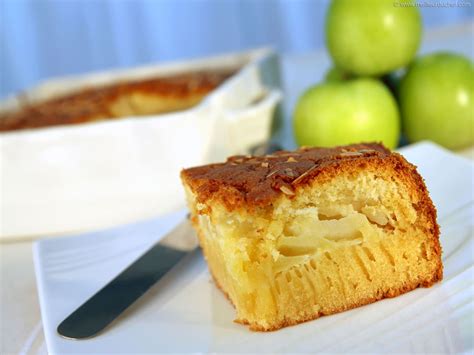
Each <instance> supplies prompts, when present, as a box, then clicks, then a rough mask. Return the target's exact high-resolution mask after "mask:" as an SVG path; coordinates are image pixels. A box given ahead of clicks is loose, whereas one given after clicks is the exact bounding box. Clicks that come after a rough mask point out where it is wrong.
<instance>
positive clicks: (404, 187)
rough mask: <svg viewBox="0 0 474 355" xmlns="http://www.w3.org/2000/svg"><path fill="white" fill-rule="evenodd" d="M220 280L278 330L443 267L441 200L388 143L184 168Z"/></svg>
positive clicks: (248, 317)
mask: <svg viewBox="0 0 474 355" xmlns="http://www.w3.org/2000/svg"><path fill="white" fill-rule="evenodd" d="M181 178H182V180H183V184H184V186H185V190H186V194H187V199H188V204H189V207H190V210H191V214H192V221H193V224H194V225H195V227H196V229H197V232H198V236H199V239H200V244H201V246H202V248H203V251H204V255H205V257H206V259H207V262H208V265H209V269H210V272H211V274H212V275H213V277H214V279H215V281H216V284H217V285H218V286H219V288H221V289H222V290H223V292H224V293H225V294H226V295H227V296H228V298H229V299H230V300H231V302H232V303H233V304H234V305H235V307H236V310H237V321H238V322H240V323H243V324H249V325H250V328H251V329H253V330H264V331H267V330H275V329H279V328H281V327H284V326H288V325H293V324H298V323H301V322H304V321H307V320H311V319H315V318H318V317H320V316H323V315H329V314H333V313H337V312H341V311H344V310H347V309H351V308H354V307H358V306H361V305H365V304H368V303H372V302H375V301H377V300H380V299H383V298H386V297H395V296H398V295H400V294H403V293H405V292H408V291H410V290H413V289H415V288H417V287H420V286H421V287H429V286H431V285H433V284H434V283H436V282H437V281H440V280H441V279H442V277H443V266H442V262H441V246H440V244H439V226H438V224H437V222H436V209H435V207H434V205H433V203H432V201H431V199H430V197H429V194H428V191H427V189H426V186H425V184H424V181H423V179H422V178H421V176H420V175H419V174H418V172H417V171H416V167H415V166H413V165H412V164H410V163H408V162H407V161H406V160H405V159H404V158H403V157H402V156H401V155H400V154H398V153H393V152H390V151H389V150H388V149H386V148H384V147H383V146H382V145H380V144H375V143H368V144H357V145H349V146H344V147H335V148H301V149H299V150H297V151H294V152H288V151H281V152H277V153H274V154H271V155H267V156H264V157H252V156H234V157H230V158H229V159H228V160H227V161H226V162H225V163H221V164H211V165H206V166H201V167H195V168H190V169H186V170H183V171H182V173H181Z"/></svg>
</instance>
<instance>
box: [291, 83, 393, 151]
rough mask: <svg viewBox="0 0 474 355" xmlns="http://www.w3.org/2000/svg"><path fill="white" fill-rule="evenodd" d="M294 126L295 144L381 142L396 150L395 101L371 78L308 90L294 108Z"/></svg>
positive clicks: (385, 89)
mask: <svg viewBox="0 0 474 355" xmlns="http://www.w3.org/2000/svg"><path fill="white" fill-rule="evenodd" d="M293 125H294V126H293V128H294V133H295V138H296V141H297V143H298V144H299V145H309V146H322V147H329V146H335V145H344V144H350V143H359V142H369V141H381V142H383V143H384V144H385V145H386V146H387V147H389V148H395V147H396V146H397V142H398V138H399V134H400V118H399V114H398V108H397V104H396V102H395V99H394V98H393V96H392V94H391V93H390V91H389V90H388V89H387V88H386V87H385V85H383V84H382V83H381V82H380V81H378V80H375V79H371V78H360V79H353V80H348V81H340V82H337V81H334V82H326V83H323V84H319V85H316V86H314V87H312V88H310V89H309V90H307V91H306V92H305V93H304V94H303V95H302V96H301V97H300V99H299V101H298V103H297V105H296V109H295V112H294V117H293Z"/></svg>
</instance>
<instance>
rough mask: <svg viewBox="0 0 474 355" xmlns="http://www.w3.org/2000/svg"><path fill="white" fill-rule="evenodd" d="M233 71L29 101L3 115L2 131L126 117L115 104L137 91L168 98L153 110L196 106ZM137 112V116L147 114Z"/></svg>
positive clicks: (126, 83)
mask: <svg viewBox="0 0 474 355" xmlns="http://www.w3.org/2000/svg"><path fill="white" fill-rule="evenodd" d="M232 74H233V73H232V72H230V71H215V72H194V73H188V74H180V75H175V76H170V77H161V78H152V79H146V80H139V81H123V82H119V83H116V84H113V85H108V86H103V87H97V88H85V89H83V90H81V91H78V92H74V93H71V94H68V95H65V96H61V97H57V98H53V99H50V100H46V101H44V102H39V103H35V104H28V103H26V104H25V105H24V107H22V109H21V110H19V111H14V112H8V113H4V114H2V115H0V132H1V131H12V130H19V129H27V128H40V127H47V126H55V125H65V124H76V123H84V122H90V121H95V120H103V119H110V118H116V117H122V116H127V115H129V114H128V112H124V113H123V114H120V113H118V112H117V110H114V109H113V105H114V103H117V102H118V101H119V100H122V99H125V100H127V99H128V98H129V97H130V96H131V95H136V94H142V95H147V96H151V97H154V99H156V100H163V101H166V100H167V101H169V104H167V105H166V106H167V107H166V109H162V110H160V111H159V112H153V113H164V112H170V111H178V110H182V109H186V108H189V107H191V106H194V105H195V104H196V103H198V102H199V101H200V100H201V99H202V98H204V96H205V95H207V94H208V93H209V92H211V91H212V90H214V89H215V88H216V87H217V86H218V85H220V84H221V83H222V82H223V81H224V80H225V79H227V78H228V77H230V76H231V75H232ZM132 104H133V103H132ZM137 111H138V112H136V113H134V115H142V114H144V113H140V110H137Z"/></svg>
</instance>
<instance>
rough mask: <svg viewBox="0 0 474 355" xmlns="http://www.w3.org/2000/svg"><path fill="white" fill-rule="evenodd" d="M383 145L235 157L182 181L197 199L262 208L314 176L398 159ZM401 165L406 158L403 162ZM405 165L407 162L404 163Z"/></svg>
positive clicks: (188, 171)
mask: <svg viewBox="0 0 474 355" xmlns="http://www.w3.org/2000/svg"><path fill="white" fill-rule="evenodd" d="M397 156H398V155H396V154H394V153H391V152H390V151H389V150H388V149H386V148H385V147H384V146H382V145H381V144H377V143H365V144H353V145H347V146H341V147H335V148H301V149H299V150H297V151H294V152H289V151H280V152H277V153H274V154H271V155H266V156H262V157H254V156H234V157H230V158H228V159H227V161H226V162H225V163H221V164H211V165H205V166H200V167H195V168H190V169H186V170H183V171H182V172H181V178H182V180H183V181H184V182H185V183H186V184H187V185H188V186H189V187H190V188H191V190H192V191H193V192H194V193H195V194H196V195H197V198H198V201H200V202H204V201H206V200H208V199H210V198H212V199H215V200H219V201H220V202H222V203H223V204H224V205H225V206H226V207H227V208H228V209H229V210H233V209H234V208H239V207H241V206H243V205H245V207H246V208H249V207H255V206H265V205H268V204H270V203H271V202H272V201H274V200H275V199H276V198H278V197H279V196H281V195H282V194H287V195H289V196H291V195H292V194H293V193H294V190H295V189H296V188H298V187H299V186H302V185H305V184H307V183H309V182H310V181H312V180H313V179H314V178H315V177H316V176H318V175H321V174H328V173H329V172H331V171H333V173H334V174H337V172H338V170H340V169H342V168H347V167H348V165H353V166H354V167H355V166H357V165H359V164H360V163H362V164H366V165H367V164H373V163H376V162H381V163H382V164H385V163H386V162H388V161H389V160H394V159H398V158H397ZM400 162H401V164H403V162H404V159H403V158H401V161H400ZM405 162H406V161H405Z"/></svg>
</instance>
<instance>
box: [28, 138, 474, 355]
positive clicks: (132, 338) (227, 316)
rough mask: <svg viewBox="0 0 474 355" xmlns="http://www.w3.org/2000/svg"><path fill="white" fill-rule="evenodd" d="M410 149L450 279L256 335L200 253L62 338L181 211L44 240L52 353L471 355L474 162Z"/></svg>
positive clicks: (38, 256) (40, 263)
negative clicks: (110, 314) (83, 333)
mask: <svg viewBox="0 0 474 355" xmlns="http://www.w3.org/2000/svg"><path fill="white" fill-rule="evenodd" d="M402 153H403V154H404V155H405V156H406V157H407V159H408V160H409V161H410V162H412V163H414V164H416V165H417V166H418V169H419V172H420V173H421V175H422V176H423V177H424V178H425V180H426V184H427V186H428V189H429V191H430V193H431V197H432V198H433V201H434V203H435V205H436V206H437V209H438V218H439V223H440V225H441V231H442V233H441V244H442V247H443V261H444V267H445V269H444V280H443V282H442V283H440V284H437V285H435V286H433V287H432V288H429V289H417V290H415V291H413V292H409V293H407V294H405V295H402V296H400V297H397V298H393V299H386V300H383V301H380V302H376V303H374V304H371V305H368V306H364V307H361V308H357V309H354V310H351V311H348V312H344V313H340V314H336V315H333V316H327V317H322V318H320V319H318V320H315V321H311V322H307V323H304V324H300V325H298V326H294V327H289V328H285V329H282V330H280V331H277V332H271V333H257V332H251V331H249V330H248V329H247V328H246V327H244V326H242V325H239V324H235V323H233V319H234V310H233V308H232V306H231V305H230V304H229V302H228V301H227V300H226V299H225V297H224V296H223V295H222V294H221V292H220V291H218V290H217V289H216V287H214V285H213V284H212V282H211V281H210V276H209V273H208V271H207V268H206V264H205V262H204V260H203V258H202V255H201V253H200V252H195V253H194V254H192V255H189V257H187V258H186V259H185V260H184V261H183V262H181V263H180V264H179V265H177V267H176V268H175V269H173V270H172V271H171V272H170V273H169V274H168V275H166V277H165V278H164V279H162V280H161V281H160V282H159V283H158V284H157V285H155V287H153V288H152V289H151V290H150V291H149V292H148V293H147V294H146V295H145V296H144V297H143V298H142V299H140V300H139V301H138V302H137V303H136V304H134V305H133V306H132V307H131V308H130V309H128V310H127V311H126V312H125V313H124V315H123V316H122V317H121V318H120V319H119V320H117V321H116V322H115V323H114V324H113V325H112V326H111V327H110V328H109V329H107V331H105V332H104V333H103V334H101V335H100V336H98V337H95V338H92V339H89V340H81V341H75V340H67V339H63V338H61V337H60V336H59V335H58V334H57V333H56V327H57V325H58V324H59V323H60V322H61V321H62V320H63V319H64V318H65V317H66V316H67V315H69V314H70V313H71V312H72V311H73V310H75V309H76V307H78V306H79V305H80V304H82V303H83V302H84V301H85V300H86V299H87V298H89V297H90V296H91V295H93V294H94V293H95V292H96V291H97V290H98V289H100V288H101V287H102V286H103V285H104V284H105V283H107V282H108V281H109V280H110V279H112V278H113V277H114V276H115V275H116V274H117V273H119V272H120V271H121V270H122V269H123V268H124V267H125V266H127V265H128V264H129V263H130V262H132V261H133V260H134V259H135V258H136V257H137V256H139V255H140V254H141V253H142V252H143V251H145V250H146V249H147V248H148V247H149V246H150V245H152V244H153V243H154V242H155V241H156V239H158V236H160V235H164V234H166V232H168V231H169V230H171V229H172V228H173V226H174V225H176V224H177V223H178V222H179V221H180V220H181V219H182V218H183V217H184V214H185V211H182V212H180V213H175V214H173V215H169V216H167V217H165V218H161V219H159V220H152V221H147V222H141V223H137V224H133V225H128V226H126V227H121V228H115V229H111V230H107V231H102V232H97V233H90V234H84V235H79V236H74V237H69V238H62V239H50V240H43V241H40V242H37V243H36V244H35V246H34V255H35V267H36V276H37V283H38V290H39V297H40V304H41V312H42V318H43V325H44V331H45V337H46V343H47V346H48V350H49V352H50V353H51V354H64V353H101V354H105V353H157V352H252V353H256V352H284V351H285V352H312V353H314V352H338V353H342V352H348V351H350V352H376V353H381V352H402V353H406V352H424V353H432V352H443V353H446V352H449V353H453V352H472V351H473V334H474V329H473V322H474V321H473V319H474V285H473V280H474V267H473V265H474V262H473V260H474V238H473V220H474V207H473V176H474V164H473V163H472V162H470V161H467V160H465V159H463V158H459V157H457V156H455V155H453V154H451V153H449V152H447V151H445V150H443V149H441V148H439V147H438V146H435V145H434V144H431V143H421V144H417V145H414V146H411V147H407V148H405V149H403V150H402Z"/></svg>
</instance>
